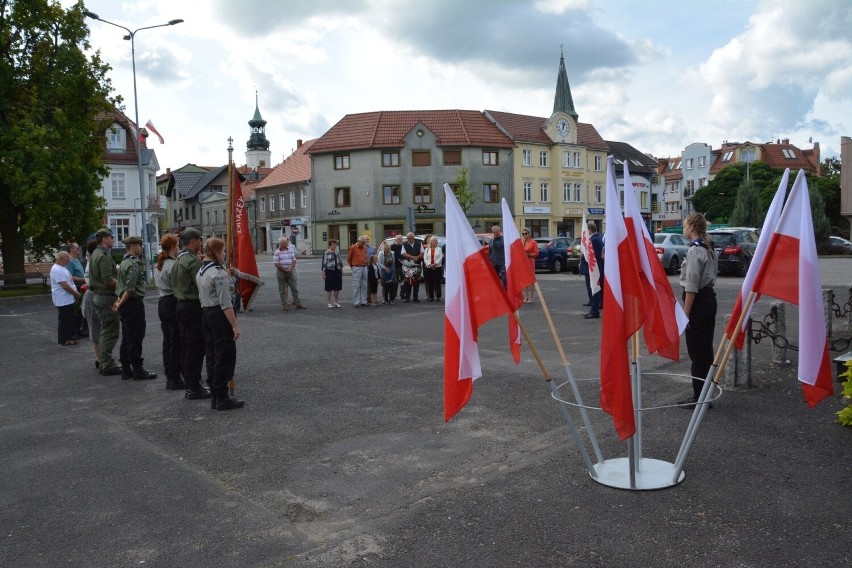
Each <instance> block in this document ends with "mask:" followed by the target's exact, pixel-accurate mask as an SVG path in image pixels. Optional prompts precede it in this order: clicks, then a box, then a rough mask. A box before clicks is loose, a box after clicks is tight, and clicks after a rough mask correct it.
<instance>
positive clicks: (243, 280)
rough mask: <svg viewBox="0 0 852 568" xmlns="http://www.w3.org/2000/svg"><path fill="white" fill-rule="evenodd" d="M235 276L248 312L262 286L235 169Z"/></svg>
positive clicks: (246, 211)
mask: <svg viewBox="0 0 852 568" xmlns="http://www.w3.org/2000/svg"><path fill="white" fill-rule="evenodd" d="M233 191H234V199H233V202H234V275H235V276H236V277H237V278H239V279H240V280H239V286H240V298H241V299H242V302H243V308H244V309H245V310H248V309H249V307H250V306H251V303H252V300H254V297H255V295H256V294H257V291H258V287H259V286H260V285H261V281H260V273H259V272H258V270H257V259H256V258H255V256H254V248H253V247H252V244H251V233H250V230H249V222H248V209H247V208H246V205H245V201H244V200H243V191H242V188H241V187H240V174H239V172H237V170H236V169H234V190H233Z"/></svg>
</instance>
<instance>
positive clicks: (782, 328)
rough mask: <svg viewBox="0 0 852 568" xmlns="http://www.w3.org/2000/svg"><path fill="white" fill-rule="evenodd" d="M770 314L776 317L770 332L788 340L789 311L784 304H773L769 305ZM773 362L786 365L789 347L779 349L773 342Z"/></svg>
mask: <svg viewBox="0 0 852 568" xmlns="http://www.w3.org/2000/svg"><path fill="white" fill-rule="evenodd" d="M769 306H770V307H769V310H770V312H771V313H772V314H773V315H774V316H775V321H774V322H773V323H772V324H771V325H770V326H769V331H770V332H771V333H772V334H773V335H775V336H778V337H783V338H785V339H786V338H787V311H786V309H785V306H786V304H784V302H772V303H771V304H769ZM772 362H773V363H774V364H776V365H786V364H787V363H789V361H788V360H787V347H779V346H778V345H776V344H775V342H774V341H773V342H772Z"/></svg>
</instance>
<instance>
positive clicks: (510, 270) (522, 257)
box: [503, 199, 535, 363]
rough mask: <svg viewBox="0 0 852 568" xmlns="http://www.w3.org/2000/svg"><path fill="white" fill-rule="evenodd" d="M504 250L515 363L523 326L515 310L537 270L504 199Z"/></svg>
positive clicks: (518, 359)
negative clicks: (532, 263) (516, 319)
mask: <svg viewBox="0 0 852 568" xmlns="http://www.w3.org/2000/svg"><path fill="white" fill-rule="evenodd" d="M503 251H504V254H505V256H506V293H507V295H508V296H509V302H510V303H511V305H512V313H511V314H509V346H510V347H511V349H512V358H513V359H514V360H515V363H520V361H521V328H520V326H518V322H517V321H515V314H514V312H516V311H518V308H519V307H520V306H521V304H523V303H524V288H526V287H527V286H532V285H533V284H534V283H535V271H534V270H533V269H532V267H531V266H530V261H529V259H528V258H527V254H526V252H524V244H523V243H522V242H521V235H520V234H519V233H518V228H517V227H516V226H515V219H514V218H513V217H512V213H511V212H510V211H509V205H508V204H507V203H506V200H505V199H503Z"/></svg>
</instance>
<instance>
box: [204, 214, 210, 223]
mask: <svg viewBox="0 0 852 568" xmlns="http://www.w3.org/2000/svg"><path fill="white" fill-rule="evenodd" d="M205 213H207V224H208V225H209V224H210V211H205Z"/></svg>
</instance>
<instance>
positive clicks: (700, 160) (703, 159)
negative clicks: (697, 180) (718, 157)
mask: <svg viewBox="0 0 852 568" xmlns="http://www.w3.org/2000/svg"><path fill="white" fill-rule="evenodd" d="M706 165H707V156H698V167H699V168H703V167H704V166H706Z"/></svg>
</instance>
